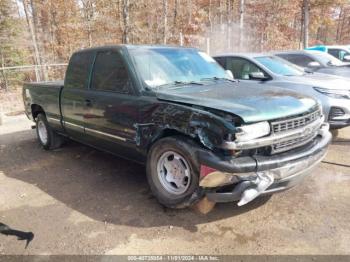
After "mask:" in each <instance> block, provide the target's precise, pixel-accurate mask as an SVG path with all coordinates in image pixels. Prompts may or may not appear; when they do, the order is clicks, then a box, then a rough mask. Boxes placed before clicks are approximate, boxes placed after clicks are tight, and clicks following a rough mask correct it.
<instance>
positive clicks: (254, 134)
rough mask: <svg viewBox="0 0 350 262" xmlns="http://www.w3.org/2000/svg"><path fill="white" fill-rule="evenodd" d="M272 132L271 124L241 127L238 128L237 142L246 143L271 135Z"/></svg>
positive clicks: (264, 123) (261, 123)
mask: <svg viewBox="0 0 350 262" xmlns="http://www.w3.org/2000/svg"><path fill="white" fill-rule="evenodd" d="M270 131H271V129H270V124H269V123H268V122H259V123H256V124H251V125H244V126H240V127H237V133H236V141H237V142H245V141H249V140H252V139H254V138H258V137H263V136H266V135H268V134H270Z"/></svg>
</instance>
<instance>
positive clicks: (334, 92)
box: [314, 87, 350, 99]
mask: <svg viewBox="0 0 350 262" xmlns="http://www.w3.org/2000/svg"><path fill="white" fill-rule="evenodd" d="M314 89H315V90H316V91H317V92H320V93H322V94H324V95H326V96H330V97H333V98H347V99H350V90H343V89H327V88H321V87H314Z"/></svg>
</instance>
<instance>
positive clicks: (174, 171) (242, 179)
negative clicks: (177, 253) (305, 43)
mask: <svg viewBox="0 0 350 262" xmlns="http://www.w3.org/2000/svg"><path fill="white" fill-rule="evenodd" d="M23 99H24V104H25V111H26V114H27V116H28V117H29V118H30V119H32V120H34V121H35V122H36V132H37V136H38V140H39V142H40V143H41V145H42V146H43V147H44V148H45V149H54V148H57V147H59V146H60V145H61V143H62V141H63V138H64V137H66V138H70V139H73V140H76V141H79V142H81V143H84V144H87V145H90V146H93V147H95V148H99V149H101V150H104V151H108V152H111V153H113V154H116V155H119V156H121V157H124V158H127V159H131V160H134V161H137V162H140V163H144V164H145V165H146V173H147V179H148V182H149V185H150V188H151V190H152V192H153V194H154V195H155V196H156V198H157V199H158V201H159V202H160V203H162V204H163V205H166V206H168V207H186V206H189V205H191V204H193V203H196V202H197V201H199V200H200V199H202V198H203V197H207V199H209V200H210V201H213V202H229V201H238V205H243V204H246V203H248V202H250V201H251V200H253V199H254V198H256V197H257V196H259V195H261V194H267V193H273V192H277V191H281V190H284V189H287V188H289V187H291V186H293V185H295V184H297V183H298V182H300V181H301V180H302V178H303V177H305V175H307V174H309V173H310V171H311V170H312V169H313V168H314V167H315V165H316V164H317V163H318V162H319V161H321V159H322V158H323V157H324V155H325V153H326V150H327V146H328V144H329V142H330V140H331V135H330V133H329V130H328V129H329V127H328V124H326V123H324V117H323V114H322V110H321V108H320V106H319V104H318V103H317V102H316V101H315V100H313V99H311V98H309V97H306V96H303V95H300V94H296V93H293V92H292V91H287V90H282V89H278V88H275V87H267V86H265V87H264V88H261V87H260V86H259V85H256V84H254V83H240V82H238V81H234V80H233V79H231V78H230V76H229V75H228V74H227V72H225V71H224V70H223V69H222V68H221V67H220V66H219V65H218V64H217V63H216V62H215V61H214V60H213V59H212V58H211V57H209V56H208V55H206V54H205V53H203V52H201V51H199V50H197V49H192V48H177V47H164V46H132V45H125V46H110V47H99V48H92V49H86V50H81V51H78V52H76V53H74V54H73V56H72V57H71V59H70V62H69V65H68V68H67V72H66V76H65V80H64V82H63V81H62V82H42V83H28V84H25V85H24V88H23ZM130 175H131V174H130Z"/></svg>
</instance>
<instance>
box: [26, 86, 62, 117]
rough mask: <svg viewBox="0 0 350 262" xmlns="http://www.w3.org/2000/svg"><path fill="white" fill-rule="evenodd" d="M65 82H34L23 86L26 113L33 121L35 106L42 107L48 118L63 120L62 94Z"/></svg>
mask: <svg viewBox="0 0 350 262" xmlns="http://www.w3.org/2000/svg"><path fill="white" fill-rule="evenodd" d="M62 88H63V81H48V82H32V83H25V84H24V86H23V100H24V107H25V113H26V114H27V116H28V117H29V118H30V119H33V115H32V110H33V106H36V105H38V106H39V105H40V107H41V108H42V109H43V111H44V112H45V114H46V117H47V118H48V119H49V118H51V119H52V118H53V119H56V120H60V119H61V109H60V93H61V90H62Z"/></svg>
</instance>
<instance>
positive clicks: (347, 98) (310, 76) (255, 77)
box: [214, 53, 350, 129]
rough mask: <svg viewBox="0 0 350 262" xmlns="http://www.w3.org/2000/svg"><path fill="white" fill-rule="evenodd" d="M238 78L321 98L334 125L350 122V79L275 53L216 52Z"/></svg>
mask: <svg viewBox="0 0 350 262" xmlns="http://www.w3.org/2000/svg"><path fill="white" fill-rule="evenodd" d="M214 59H215V60H216V61H218V62H219V64H221V65H222V66H223V67H224V68H225V69H226V70H230V71H231V72H232V74H233V76H234V78H236V79H239V80H240V81H255V82H256V83H257V84H259V85H261V88H264V85H265V84H266V85H274V86H277V87H281V88H287V89H290V90H294V91H297V92H300V94H303V95H309V96H311V97H313V98H316V99H318V100H319V101H320V102H321V103H322V106H323V112H324V115H325V116H326V117H327V119H326V121H328V122H329V124H330V126H331V128H333V129H339V128H343V127H346V126H349V125H350V83H349V82H350V81H349V79H347V78H343V77H338V76H332V75H326V74H321V73H306V72H305V71H304V70H303V69H302V68H300V67H298V66H296V65H294V64H291V63H289V62H288V61H286V60H283V59H281V58H279V57H277V56H274V55H271V54H251V53H249V54H246V53H245V54H243V53H242V54H241V53H239V54H223V55H218V56H214Z"/></svg>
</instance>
